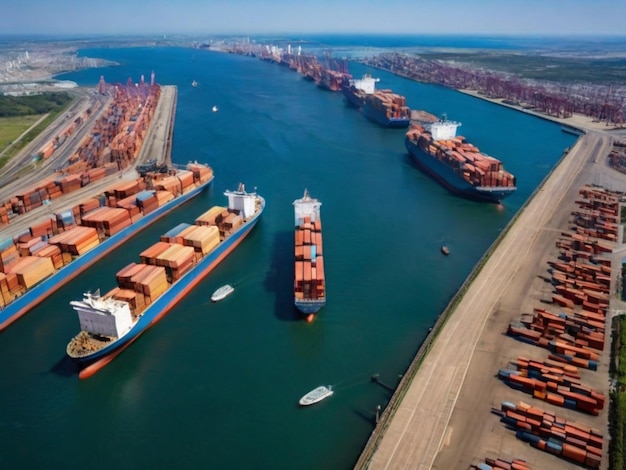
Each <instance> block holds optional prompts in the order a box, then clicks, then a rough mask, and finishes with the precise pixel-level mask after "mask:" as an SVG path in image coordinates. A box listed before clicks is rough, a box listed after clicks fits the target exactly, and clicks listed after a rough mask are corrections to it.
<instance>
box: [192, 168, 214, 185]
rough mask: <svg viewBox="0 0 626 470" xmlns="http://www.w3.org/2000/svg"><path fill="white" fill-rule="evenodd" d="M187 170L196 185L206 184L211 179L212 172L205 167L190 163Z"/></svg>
mask: <svg viewBox="0 0 626 470" xmlns="http://www.w3.org/2000/svg"><path fill="white" fill-rule="evenodd" d="M188 168H189V169H190V170H191V172H192V173H193V179H194V182H195V183H196V184H202V183H206V182H207V181H209V180H210V179H211V178H212V177H213V170H212V169H211V168H209V167H207V166H204V165H198V164H194V163H190V164H189V165H188Z"/></svg>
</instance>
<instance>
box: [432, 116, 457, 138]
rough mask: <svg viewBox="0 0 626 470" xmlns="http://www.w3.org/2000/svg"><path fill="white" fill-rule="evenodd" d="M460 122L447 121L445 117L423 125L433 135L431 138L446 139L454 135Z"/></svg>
mask: <svg viewBox="0 0 626 470" xmlns="http://www.w3.org/2000/svg"><path fill="white" fill-rule="evenodd" d="M460 126H461V123H460V122H456V121H448V120H447V119H444V120H441V121H437V122H433V123H432V124H427V125H425V126H424V128H425V129H426V130H429V131H430V133H431V135H432V136H433V140H448V139H452V138H454V137H455V136H456V129H457V127H460Z"/></svg>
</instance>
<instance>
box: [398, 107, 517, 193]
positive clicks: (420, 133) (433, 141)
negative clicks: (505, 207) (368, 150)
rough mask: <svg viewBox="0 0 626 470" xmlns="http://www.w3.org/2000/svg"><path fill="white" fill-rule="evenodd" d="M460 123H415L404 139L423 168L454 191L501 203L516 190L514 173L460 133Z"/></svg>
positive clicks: (413, 156)
mask: <svg viewBox="0 0 626 470" xmlns="http://www.w3.org/2000/svg"><path fill="white" fill-rule="evenodd" d="M460 125H461V124H460V123H458V122H454V121H448V120H446V119H444V120H440V121H437V122H433V123H431V124H426V125H424V126H421V125H413V127H412V128H411V129H409V131H408V132H407V133H406V138H405V141H404V142H405V146H406V148H407V150H408V152H409V155H410V156H411V158H412V160H413V161H414V162H415V163H416V164H417V166H418V167H419V168H420V169H422V170H423V171H424V172H426V173H427V174H429V175H430V176H432V177H433V178H434V179H435V180H436V181H438V182H439V183H440V184H441V185H443V186H444V187H445V188H447V189H448V190H449V191H451V192H452V193H454V194H457V195H459V196H463V197H466V198H468V199H473V200H477V201H486V202H494V203H500V202H501V201H502V200H503V199H504V198H506V197H508V196H510V195H511V194H513V192H515V191H516V190H517V188H516V186H515V176H513V175H512V174H511V173H509V172H507V171H505V170H504V168H503V167H502V163H501V162H500V161H499V160H497V159H496V158H494V157H491V156H489V155H486V154H484V153H481V152H480V150H479V149H478V148H477V147H475V146H474V145H472V144H471V143H469V142H467V141H466V140H465V138H464V137H461V136H457V135H456V130H457V128H458V127H459V126H460Z"/></svg>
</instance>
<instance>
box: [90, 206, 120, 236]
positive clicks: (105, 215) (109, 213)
mask: <svg viewBox="0 0 626 470" xmlns="http://www.w3.org/2000/svg"><path fill="white" fill-rule="evenodd" d="M82 224H83V225H84V226H85V227H90V228H93V229H95V230H96V233H101V234H103V235H104V236H106V237H110V236H111V235H115V234H116V233H117V232H119V231H120V230H122V229H124V228H126V227H128V226H130V225H131V224H132V219H131V215H130V212H129V210H127V209H124V208H121V207H100V208H98V209H96V210H95V211H92V212H90V213H89V214H86V215H85V216H83V219H82Z"/></svg>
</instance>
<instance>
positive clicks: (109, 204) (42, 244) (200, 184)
mask: <svg viewBox="0 0 626 470" xmlns="http://www.w3.org/2000/svg"><path fill="white" fill-rule="evenodd" d="M159 170H160V171H155V172H147V173H143V175H142V176H141V177H139V178H137V179H136V180H130V181H125V182H120V183H118V184H117V185H116V186H115V187H112V188H111V189H109V190H107V191H105V192H104V193H103V194H102V195H101V196H99V197H94V198H87V199H85V200H84V201H83V202H82V203H81V204H78V205H76V206H74V207H73V208H72V209H70V210H66V211H62V212H60V213H57V214H54V215H53V216H52V217H51V218H48V219H46V220H44V221H43V222H40V223H38V224H36V225H32V226H31V227H30V229H29V230H28V231H27V232H25V233H24V234H22V235H19V236H17V237H15V238H14V239H9V240H7V241H6V242H5V243H3V244H2V246H0V307H1V308H0V331H1V330H3V329H5V328H6V327H8V326H9V325H10V324H11V323H13V322H14V321H15V320H17V319H18V318H20V317H21V316H23V315H24V314H26V313H27V312H28V311H29V310H30V309H31V308H32V307H34V306H35V305H37V304H38V303H39V302H41V301H42V300H44V299H45V298H46V297H48V296H49V295H50V294H52V293H53V292H54V291H56V289H58V288H59V287H61V286H63V285H65V284H67V283H68V282H69V281H70V280H72V279H74V278H75V277H76V276H77V275H78V274H80V273H81V272H83V271H84V270H85V269H87V268H88V267H89V266H91V265H92V264H94V263H95V262H96V261H98V260H100V259H101V258H103V257H104V256H105V255H106V254H107V253H109V252H111V251H112V250H113V249H115V248H116V247H118V246H119V245H121V244H122V243H123V242H124V241H126V240H128V238H129V237H132V236H133V235H135V234H136V233H138V232H139V231H141V230H143V229H144V228H146V227H147V226H148V225H150V224H151V223H153V222H155V221H156V220H158V219H159V218H161V217H162V216H164V215H165V214H167V213H168V212H170V211H171V210H173V209H175V208H176V207H178V206H180V205H181V204H183V203H185V202H186V201H188V200H190V199H191V198H193V197H194V196H196V195H198V194H200V192H201V191H202V190H203V189H205V188H206V187H207V186H209V185H210V184H211V182H212V181H213V170H212V169H211V168H210V167H209V166H207V165H203V164H199V163H190V164H188V165H185V166H179V167H178V168H176V167H174V166H170V167H161V168H160V169H159ZM163 170H166V171H165V173H163V172H162V171H163Z"/></svg>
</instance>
